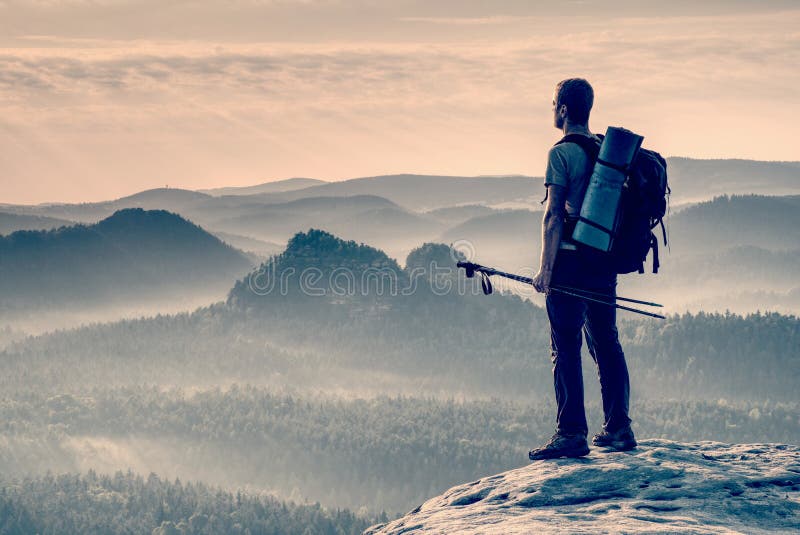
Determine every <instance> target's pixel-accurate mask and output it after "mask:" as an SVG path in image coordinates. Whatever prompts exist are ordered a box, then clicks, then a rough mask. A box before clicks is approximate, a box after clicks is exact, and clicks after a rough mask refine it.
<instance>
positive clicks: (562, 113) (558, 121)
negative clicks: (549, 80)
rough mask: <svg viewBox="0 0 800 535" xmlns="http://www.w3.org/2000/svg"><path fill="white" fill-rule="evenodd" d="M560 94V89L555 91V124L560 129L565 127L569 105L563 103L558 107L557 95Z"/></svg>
mask: <svg viewBox="0 0 800 535" xmlns="http://www.w3.org/2000/svg"><path fill="white" fill-rule="evenodd" d="M557 96H558V89H556V90H555V91H553V126H555V127H556V128H558V129H559V130H561V129H563V128H564V120H565V119H566V117H567V106H566V105H565V104H562V105H561V106H559V107H558V109H556V97H557Z"/></svg>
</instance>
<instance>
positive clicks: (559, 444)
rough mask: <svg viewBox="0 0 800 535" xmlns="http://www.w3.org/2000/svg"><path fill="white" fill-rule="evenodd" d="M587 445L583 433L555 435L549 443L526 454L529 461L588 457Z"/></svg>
mask: <svg viewBox="0 0 800 535" xmlns="http://www.w3.org/2000/svg"><path fill="white" fill-rule="evenodd" d="M588 453H589V445H588V444H587V443H586V435H584V434H583V433H576V434H566V433H556V434H555V435H553V437H552V438H551V439H550V441H549V442H548V443H547V444H545V445H544V446H542V447H540V448H536V449H534V450H531V451H529V452H528V458H529V459H530V460H531V461H538V460H540V459H556V458H558V457H583V456H584V455H588Z"/></svg>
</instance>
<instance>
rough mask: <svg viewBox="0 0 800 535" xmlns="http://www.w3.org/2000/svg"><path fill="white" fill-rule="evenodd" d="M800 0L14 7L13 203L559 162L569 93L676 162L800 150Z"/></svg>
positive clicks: (104, 2) (1, 180)
mask: <svg viewBox="0 0 800 535" xmlns="http://www.w3.org/2000/svg"><path fill="white" fill-rule="evenodd" d="M798 65H800V2H797V1H796V0H795V1H780V0H773V1H751V0H738V1H736V0H731V1H726V2H722V1H719V0H711V1H708V2H703V3H697V2H690V1H684V0H677V1H672V2H663V1H658V2H654V1H648V0H645V1H641V0H640V1H632V0H631V1H628V0H605V1H603V2H595V1H562V2H535V1H531V0H525V1H522V0H494V1H492V2H487V1H478V0H458V1H456V0H438V1H433V0H396V1H378V0H207V1H192V0H180V1H179V0H139V1H135V0H26V1H21V0H0V203H41V202H79V201H96V200H104V199H112V198H117V197H121V196H124V195H128V194H131V193H134V192H137V191H141V190H144V189H149V188H154V187H163V186H165V185H169V186H170V187H180V188H188V189H200V188H210V187H221V186H237V185H250V184H256V183H261V182H267V181H272V180H280V179H285V178H290V177H311V178H319V179H323V180H342V179H347V178H354V177H360V176H374V175H382V174H394V173H423V174H443V175H467V176H474V175H499V174H525V175H531V176H542V175H543V174H544V166H545V157H546V154H547V150H548V148H549V147H550V146H551V145H552V144H553V143H554V142H555V141H557V140H558V139H559V137H560V135H559V132H558V131H557V130H556V129H555V128H553V127H552V112H551V101H552V92H553V87H554V85H555V84H556V83H557V82H558V81H559V80H561V79H563V78H568V77H573V76H581V77H585V78H587V79H588V80H589V81H590V82H591V83H592V85H593V86H594V88H595V106H594V110H593V112H592V119H591V123H590V127H591V128H592V130H593V131H597V132H604V131H605V129H606V128H607V127H608V126H610V125H611V126H625V127H627V128H629V129H631V130H634V131H636V132H637V133H640V134H642V135H644V136H645V147H647V148H652V149H655V150H658V151H659V152H661V153H662V154H664V155H668V156H688V157H693V158H747V159H759V160H792V161H796V160H800V151H799V150H798V148H797V147H798V145H797V139H798V138H799V137H800V127H798V124H797V121H796V118H797V117H800V91H798V87H799V86H800V69H798Z"/></svg>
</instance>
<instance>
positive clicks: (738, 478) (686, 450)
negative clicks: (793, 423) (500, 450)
mask: <svg viewBox="0 0 800 535" xmlns="http://www.w3.org/2000/svg"><path fill="white" fill-rule="evenodd" d="M798 526H800V447H798V446H787V445H780V444H739V445H729V444H722V443H715V442H699V443H688V444H683V443H679V442H672V441H668V440H644V441H642V442H641V444H640V447H639V448H638V449H636V450H634V451H633V452H628V453H603V452H600V451H598V450H596V449H595V450H593V451H592V453H591V454H590V455H589V456H588V457H586V458H584V459H579V460H574V459H561V460H557V461H537V462H534V463H531V464H530V465H529V466H525V467H522V468H518V469H516V470H511V471H508V472H504V473H500V474H497V475H494V476H489V477H485V478H482V479H479V480H477V481H474V482H472V483H468V484H464V485H459V486H457V487H453V488H451V489H450V490H447V491H445V492H444V493H442V494H441V495H439V496H437V497H434V498H431V499H429V500H428V501H426V502H425V503H423V504H422V505H420V506H419V507H417V508H416V509H414V510H413V511H411V512H410V513H408V514H407V515H406V516H404V517H402V518H400V519H398V520H395V521H393V522H389V523H387V524H382V525H377V526H373V527H372V528H370V529H368V530H367V531H366V532H365V535H400V534H401V533H420V534H423V533H459V534H464V535H467V534H478V533H497V534H500V533H502V534H509V535H511V534H528V533H564V531H565V529H566V530H568V531H569V532H570V533H619V532H623V533H676V534H677V533H680V534H711V533H723V532H724V533H747V534H762V533H763V534H768V533H790V532H794V531H795V530H796V529H797V528H798Z"/></svg>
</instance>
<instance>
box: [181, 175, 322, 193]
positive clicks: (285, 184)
mask: <svg viewBox="0 0 800 535" xmlns="http://www.w3.org/2000/svg"><path fill="white" fill-rule="evenodd" d="M320 184H325V181H324V180H319V179H316V178H300V177H297V178H287V179H286V180H276V181H274V182H264V183H263V184H256V185H253V186H229V187H224V188H211V189H200V190H197V191H199V192H200V193H206V194H208V195H213V196H215V197H217V196H221V195H253V194H257V193H275V192H280V191H291V190H296V189H303V188H307V187H310V186H318V185H320Z"/></svg>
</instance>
